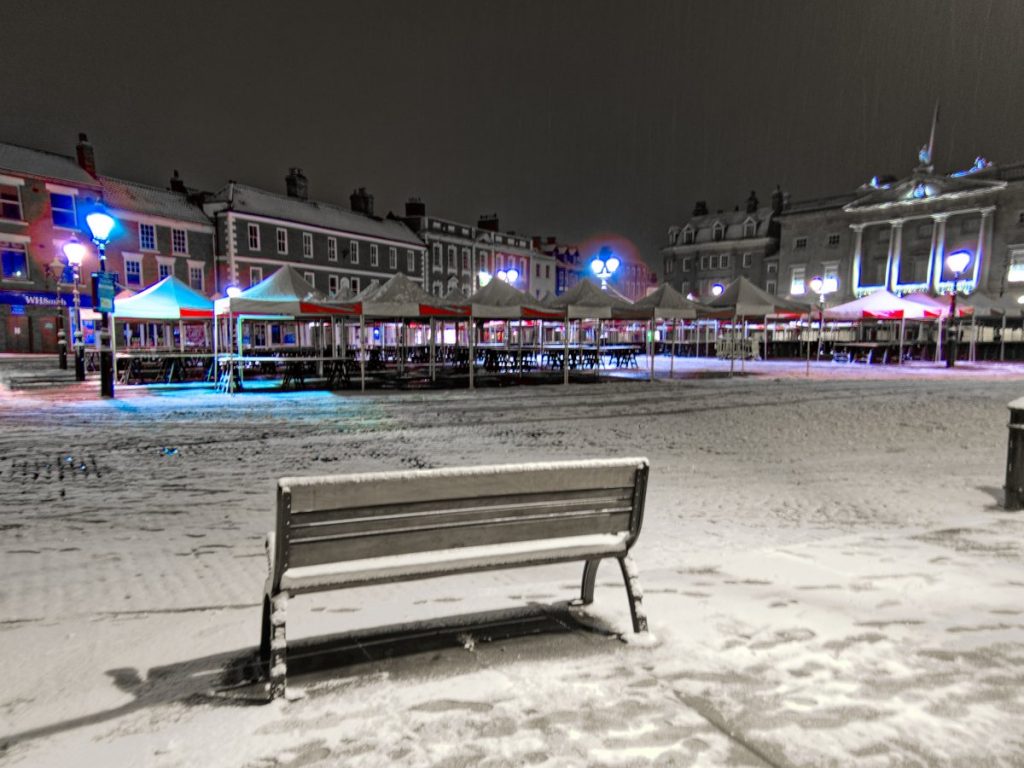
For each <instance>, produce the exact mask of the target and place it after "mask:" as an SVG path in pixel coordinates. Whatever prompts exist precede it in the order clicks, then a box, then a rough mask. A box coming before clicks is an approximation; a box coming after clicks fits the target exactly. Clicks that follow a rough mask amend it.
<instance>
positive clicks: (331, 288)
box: [327, 275, 338, 296]
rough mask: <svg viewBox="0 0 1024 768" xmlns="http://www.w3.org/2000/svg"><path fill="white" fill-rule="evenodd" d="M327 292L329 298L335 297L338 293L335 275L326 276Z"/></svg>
mask: <svg viewBox="0 0 1024 768" xmlns="http://www.w3.org/2000/svg"><path fill="white" fill-rule="evenodd" d="M327 290H328V292H330V294H331V296H334V295H336V294H337V293H338V276H337V275H328V276H327Z"/></svg>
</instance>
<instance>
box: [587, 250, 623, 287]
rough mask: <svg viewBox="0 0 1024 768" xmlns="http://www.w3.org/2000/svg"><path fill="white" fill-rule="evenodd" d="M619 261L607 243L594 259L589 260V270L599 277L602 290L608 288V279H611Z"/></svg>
mask: <svg viewBox="0 0 1024 768" xmlns="http://www.w3.org/2000/svg"><path fill="white" fill-rule="evenodd" d="M620 263H621V262H620V261H619V259H618V257H617V256H616V255H615V254H614V253H613V252H612V249H611V248H609V247H608V246H607V245H605V246H603V247H602V248H601V250H600V252H599V253H598V254H597V256H596V257H594V260H593V261H592V262H590V269H591V271H592V272H593V273H594V275H595V276H597V277H599V278H601V290H602V291H604V290H607V289H608V281H609V280H611V278H612V275H614V274H615V270H617V269H618V268H619V264H620Z"/></svg>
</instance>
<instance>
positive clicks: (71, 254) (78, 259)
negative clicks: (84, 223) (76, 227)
mask: <svg viewBox="0 0 1024 768" xmlns="http://www.w3.org/2000/svg"><path fill="white" fill-rule="evenodd" d="M61 250H62V251H64V256H65V257H66V258H67V260H68V264H70V265H71V266H72V267H80V266H82V262H83V261H84V260H85V251H86V248H85V244H84V243H81V242H79V240H78V238H77V237H74V236H72V238H71V239H70V240H68V241H67V242H66V243H64V247H63V248H62V249H61Z"/></svg>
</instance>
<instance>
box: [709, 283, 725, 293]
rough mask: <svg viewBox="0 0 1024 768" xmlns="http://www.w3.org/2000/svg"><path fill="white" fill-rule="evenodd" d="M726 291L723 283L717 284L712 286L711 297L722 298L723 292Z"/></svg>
mask: <svg viewBox="0 0 1024 768" xmlns="http://www.w3.org/2000/svg"><path fill="white" fill-rule="evenodd" d="M724 290H725V286H724V285H722V284H721V283H715V284H714V285H712V286H711V295H712V296H721V295H722V291H724Z"/></svg>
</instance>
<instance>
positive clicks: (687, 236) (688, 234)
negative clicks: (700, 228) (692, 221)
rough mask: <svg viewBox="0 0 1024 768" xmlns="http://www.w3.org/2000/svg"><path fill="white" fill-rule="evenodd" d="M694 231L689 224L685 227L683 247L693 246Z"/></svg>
mask: <svg viewBox="0 0 1024 768" xmlns="http://www.w3.org/2000/svg"><path fill="white" fill-rule="evenodd" d="M693 241H694V231H693V227H691V226H690V225H689V224H687V225H686V226H685V227H683V245H693Z"/></svg>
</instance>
